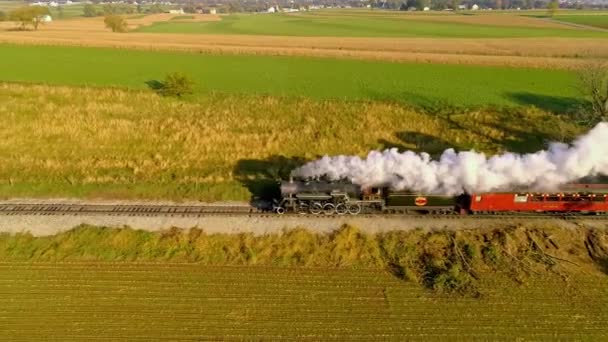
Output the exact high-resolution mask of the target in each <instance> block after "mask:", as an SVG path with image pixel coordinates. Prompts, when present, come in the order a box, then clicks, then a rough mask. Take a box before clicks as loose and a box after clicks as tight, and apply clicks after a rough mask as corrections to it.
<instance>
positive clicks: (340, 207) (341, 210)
mask: <svg viewBox="0 0 608 342" xmlns="http://www.w3.org/2000/svg"><path fill="white" fill-rule="evenodd" d="M347 212H348V207H346V204H344V203H338V204H336V214H338V215H344V214H346V213H347Z"/></svg>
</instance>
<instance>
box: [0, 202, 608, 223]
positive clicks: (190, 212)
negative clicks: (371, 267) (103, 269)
mask: <svg viewBox="0 0 608 342" xmlns="http://www.w3.org/2000/svg"><path fill="white" fill-rule="evenodd" d="M0 215H21V216H25V215H36V216H44V215H71V216H90V215H105V216H180V217H203V216H251V217H265V218H272V217H290V218H297V217H302V218H319V219H332V218H334V219H335V218H357V217H361V218H403V219H428V220H435V219H454V220H461V219H484V220H496V219H530V220H539V219H562V220H581V219H584V220H606V221H608V215H583V214H564V213H560V214H550V213H547V214H542V213H504V214H475V215H457V214H443V215H441V214H428V215H422V214H406V213H381V212H377V213H360V214H358V215H350V214H344V215H337V214H332V215H327V214H323V213H321V214H316V215H315V214H311V213H304V214H301V213H287V214H283V215H279V214H276V213H272V212H268V211H263V210H261V209H258V208H255V207H253V206H249V205H163V204H132V205H130V204H66V203H56V204H49V203H44V204H42V203H0Z"/></svg>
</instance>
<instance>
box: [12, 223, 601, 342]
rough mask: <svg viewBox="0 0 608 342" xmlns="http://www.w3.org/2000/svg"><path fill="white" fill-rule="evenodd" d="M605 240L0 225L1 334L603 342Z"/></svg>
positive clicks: (572, 235)
mask: <svg viewBox="0 0 608 342" xmlns="http://www.w3.org/2000/svg"><path fill="white" fill-rule="evenodd" d="M543 236H548V238H543ZM605 238H606V234H605V232H603V231H601V230H589V229H585V228H582V227H581V229H580V230H578V231H572V230H569V229H557V228H541V227H534V228H529V229H523V228H521V227H512V228H509V229H503V230H501V229H480V230H474V231H463V232H434V233H431V232H424V231H421V230H420V231H410V232H391V233H385V234H380V235H376V236H369V235H363V234H360V233H358V232H357V230H356V229H353V228H343V229H341V230H339V231H337V232H335V233H333V234H330V235H319V234H313V233H310V232H308V231H305V230H296V231H291V232H287V233H285V234H283V235H264V236H253V235H251V234H239V235H235V234H223V235H217V234H214V235H207V234H205V233H203V232H202V231H200V230H197V229H193V230H189V231H180V230H177V229H173V230H170V231H165V232H157V233H149V232H142V231H133V230H130V229H106V228H100V227H83V228H80V229H77V230H73V231H69V232H66V233H62V234H59V235H56V236H49V237H41V238H35V237H32V236H30V235H28V234H18V235H13V236H9V235H7V234H0V256H1V259H0V317H2V333H3V335H2V337H3V338H4V339H7V340H11V341H14V340H28V341H31V340H49V339H59V340H79V341H82V340H91V339H98V338H102V337H105V336H111V338H112V340H117V339H119V340H122V339H127V340H135V339H142V340H150V339H170V340H180V339H191V340H200V339H206V340H208V339H211V340H217V339H238V340H243V339H246V340H251V339H263V340H276V339H280V338H283V339H285V338H288V339H294V338H298V339H309V340H328V339H339V340H344V339H349V340H353V339H357V340H365V341H370V340H386V339H390V340H404V339H406V340H408V339H423V340H429V339H433V340H446V339H450V340H454V339H462V340H471V339H480V340H513V339H517V340H550V339H564V340H605V339H606V338H608V328H607V327H606V325H605V322H606V321H607V320H608V310H606V305H608V278H607V276H606V274H605V270H604V271H603V269H602V268H601V265H602V264H601V263H602V262H604V261H602V260H605V259H602V258H605V257H606V255H604V254H597V253H600V251H604V252H605V251H608V248H606V245H605V243H603V242H602V241H605V240H602V239H605ZM547 239H548V240H549V241H551V243H552V244H549V243H541V244H540V245H537V244H535V243H536V241H543V242H546V241H547ZM586 244H589V245H593V246H594V248H593V250H594V251H595V252H591V251H590V252H589V253H590V254H588V253H587V251H586V249H585V246H586ZM534 246H536V247H534ZM457 250H460V251H461V253H460V254H459V253H458V252H457ZM596 252H597V253H596ZM549 255H550V256H549ZM465 259H466V260H467V261H466V264H465V262H464V261H462V260H465ZM515 261H517V262H515ZM245 265H247V267H245ZM466 265H468V266H466ZM466 267H469V270H468V271H465V270H466ZM469 273H471V274H475V277H473V276H472V275H471V274H469ZM108 334H109V335H108Z"/></svg>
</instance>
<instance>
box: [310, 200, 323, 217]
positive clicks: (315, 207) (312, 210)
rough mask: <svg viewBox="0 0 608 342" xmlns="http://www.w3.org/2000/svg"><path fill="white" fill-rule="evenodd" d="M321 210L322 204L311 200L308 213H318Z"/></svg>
mask: <svg viewBox="0 0 608 342" xmlns="http://www.w3.org/2000/svg"><path fill="white" fill-rule="evenodd" d="M322 211H323V205H322V204H321V203H319V202H313V203H312V204H311V205H310V213H311V214H313V215H319V214H320V213H321V212H322Z"/></svg>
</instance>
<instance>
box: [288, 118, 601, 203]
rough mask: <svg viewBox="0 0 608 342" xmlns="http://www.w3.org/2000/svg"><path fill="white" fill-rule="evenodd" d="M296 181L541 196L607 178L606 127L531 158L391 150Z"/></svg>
mask: <svg viewBox="0 0 608 342" xmlns="http://www.w3.org/2000/svg"><path fill="white" fill-rule="evenodd" d="M292 175H293V176H295V177H299V178H317V177H326V178H328V179H329V180H339V179H348V180H350V181H351V182H353V183H355V184H359V185H362V186H369V187H372V186H389V187H391V188H393V189H395V190H404V189H407V190H411V191H419V192H425V193H431V194H449V195H456V194H460V193H462V192H463V191H466V192H469V193H473V192H488V191H501V190H514V189H519V188H530V189H537V190H543V191H550V190H552V189H556V188H557V187H558V186H559V185H561V184H564V183H568V182H572V181H576V180H578V179H581V178H583V177H587V176H598V175H608V122H602V123H600V124H598V125H597V126H596V127H595V128H593V129H592V130H591V131H589V132H588V133H587V134H585V135H583V136H580V137H578V138H577V139H576V140H575V141H574V143H572V145H568V144H563V143H551V144H550V146H549V148H548V149H547V150H543V151H539V152H536V153H531V154H516V153H504V154H500V155H495V156H492V157H490V158H488V157H486V155H485V154H483V153H478V152H475V151H466V152H455V151H454V150H453V149H448V150H446V151H444V152H443V154H442V155H441V157H440V158H439V160H432V159H431V157H430V156H429V155H428V154H427V153H420V154H418V153H414V152H412V151H406V152H403V153H399V152H398V151H397V149H396V148H392V149H388V150H385V151H382V152H380V151H372V152H370V153H369V154H368V155H367V157H366V158H365V159H361V158H359V157H357V156H336V157H328V156H325V157H323V158H322V159H319V160H316V161H313V162H310V163H308V164H305V165H304V166H302V167H300V168H298V169H296V170H294V171H293V172H292Z"/></svg>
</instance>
